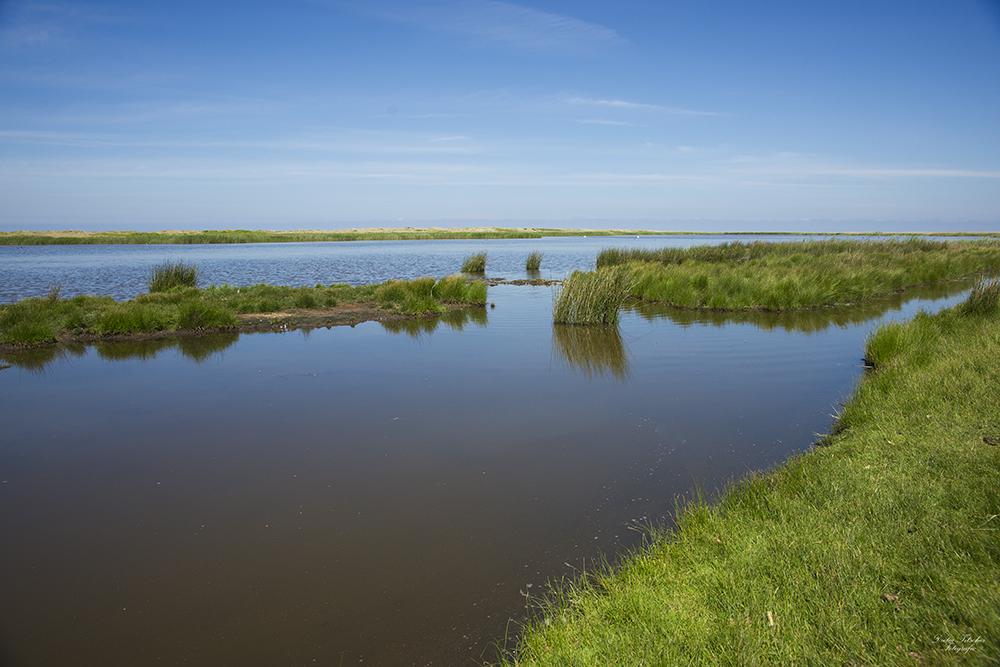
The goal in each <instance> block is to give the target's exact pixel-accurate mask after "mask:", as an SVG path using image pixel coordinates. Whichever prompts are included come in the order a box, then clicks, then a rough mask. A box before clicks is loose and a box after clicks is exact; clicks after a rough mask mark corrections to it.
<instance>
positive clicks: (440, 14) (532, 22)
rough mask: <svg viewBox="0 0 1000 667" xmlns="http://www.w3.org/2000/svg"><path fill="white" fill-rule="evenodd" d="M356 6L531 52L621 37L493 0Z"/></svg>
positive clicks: (389, 17) (602, 43) (576, 21)
mask: <svg viewBox="0 0 1000 667" xmlns="http://www.w3.org/2000/svg"><path fill="white" fill-rule="evenodd" d="M360 10H361V11H362V12H364V13H366V14H369V15H372V16H377V17H379V18H383V19H387V20H391V21H397V22H400V23H409V24H411V25H415V26H417V27H420V28H423V29H425V30H434V31H437V32H447V33H452V34H457V35H464V36H468V37H474V38H476V39H479V40H485V41H487V42H492V43H497V44H504V45H507V46H512V47H515V48H520V49H527V50H533V51H580V50H586V49H589V48H593V47H595V46H605V45H609V44H613V43H616V42H623V41H624V40H623V39H622V38H621V37H619V36H618V33H617V32H615V31H614V30H612V29H610V28H606V27H604V26H602V25H598V24H596V23H588V22H587V21H581V20H579V19H575V18H572V17H569V16H563V15H560V14H550V13H547V12H541V11H538V10H537V9H531V8H530V7H522V6H520V5H514V4H510V3H507V2H499V1H497V0H439V1H432V2H408V3H405V4H396V3H391V4H390V3H377V4H374V6H373V5H372V4H368V3H366V4H365V5H364V6H363V7H362V8H360Z"/></svg>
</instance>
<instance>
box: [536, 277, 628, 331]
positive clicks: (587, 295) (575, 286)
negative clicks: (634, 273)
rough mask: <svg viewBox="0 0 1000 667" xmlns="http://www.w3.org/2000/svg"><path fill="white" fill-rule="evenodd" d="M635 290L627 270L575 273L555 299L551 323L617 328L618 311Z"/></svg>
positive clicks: (564, 283)
mask: <svg viewBox="0 0 1000 667" xmlns="http://www.w3.org/2000/svg"><path fill="white" fill-rule="evenodd" d="M632 287H633V279H632V277H631V275H630V273H629V272H628V271H627V270H626V269H624V268H619V267H612V268H608V269H601V270H598V271H593V272H590V273H583V272H582V271H574V272H573V273H572V274H571V275H570V276H569V277H568V278H566V279H565V280H564V281H563V283H562V287H561V289H560V290H559V292H558V294H557V296H556V300H555V304H554V305H553V307H552V319H553V321H554V322H555V323H557V324H603V325H614V324H618V310H619V308H620V307H621V305H622V303H623V302H624V301H625V299H626V298H628V295H629V291H630V290H631V289H632Z"/></svg>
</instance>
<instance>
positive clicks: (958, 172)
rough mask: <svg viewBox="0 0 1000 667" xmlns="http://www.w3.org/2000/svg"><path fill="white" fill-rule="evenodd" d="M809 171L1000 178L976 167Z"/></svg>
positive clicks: (820, 173)
mask: <svg viewBox="0 0 1000 667" xmlns="http://www.w3.org/2000/svg"><path fill="white" fill-rule="evenodd" d="M809 173H811V174H815V175H817V176H848V177H853V178H928V177H930V178H1000V171H981V170H978V169H813V170H810V171H809Z"/></svg>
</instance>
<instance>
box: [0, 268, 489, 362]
mask: <svg viewBox="0 0 1000 667" xmlns="http://www.w3.org/2000/svg"><path fill="white" fill-rule="evenodd" d="M183 268H184V267H181V269H183ZM155 278H156V276H153V277H151V279H150V289H151V290H155V289H158V287H157V286H156V283H155V282H154V279H155ZM486 294H487V286H486V284H485V283H484V282H481V281H470V280H467V279H466V278H465V277H463V276H461V275H454V276H448V277H446V278H441V279H440V280H435V279H434V278H420V279H417V280H410V281H405V280H390V281H388V282H385V283H382V284H381V285H362V286H359V287H352V286H350V285H347V284H344V283H338V284H333V285H316V286H315V287H283V286H277V285H266V284H260V285H253V286H250V287H230V286H229V285H223V286H221V287H220V286H215V285H212V286H210V287H207V288H205V289H198V288H197V287H192V286H185V285H180V286H177V287H173V288H169V289H166V290H165V291H150V292H149V293H148V294H140V295H139V296H137V297H136V298H135V299H132V300H130V301H124V302H117V301H115V300H114V299H112V298H111V297H98V296H75V297H72V298H69V299H63V298H61V289H60V287H59V286H58V285H57V286H53V288H52V289H51V290H50V292H49V295H48V296H47V297H43V298H33V299H24V300H22V301H19V302H17V303H14V304H9V305H5V306H0V345H5V346H8V347H31V346H36V345H46V344H51V343H55V342H58V341H60V340H67V339H72V340H81V339H99V338H104V337H108V336H128V335H136V334H149V333H154V332H164V331H179V330H205V329H212V330H218V329H227V328H235V327H239V326H240V324H241V322H240V319H239V318H238V317H237V316H238V315H240V314H247V313H255V314H259V313H276V312H281V311H285V310H290V309H306V310H310V309H333V308H336V307H338V306H341V305H346V304H366V303H373V304H375V305H376V306H377V307H378V308H380V309H383V310H385V311H386V312H388V313H394V314H404V315H422V314H427V313H440V312H444V311H446V310H447V309H448V307H447V305H446V304H468V305H484V304H485V303H486Z"/></svg>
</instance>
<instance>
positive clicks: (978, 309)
mask: <svg viewBox="0 0 1000 667" xmlns="http://www.w3.org/2000/svg"><path fill="white" fill-rule="evenodd" d="M959 309H960V310H961V311H962V313H963V314H964V315H995V314H996V313H997V310H998V309H1000V279H997V278H993V279H992V280H983V281H982V282H980V283H979V284H978V285H976V286H975V287H973V288H972V292H970V293H969V296H968V298H966V300H965V301H964V302H963V303H962V305H961V306H960V308H959Z"/></svg>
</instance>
